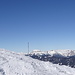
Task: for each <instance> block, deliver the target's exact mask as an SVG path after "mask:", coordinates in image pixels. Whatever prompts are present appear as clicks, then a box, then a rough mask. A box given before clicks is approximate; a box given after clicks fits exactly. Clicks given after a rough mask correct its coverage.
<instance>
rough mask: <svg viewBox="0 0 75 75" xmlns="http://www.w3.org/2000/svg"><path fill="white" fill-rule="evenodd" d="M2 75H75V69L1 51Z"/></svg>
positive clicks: (0, 70)
mask: <svg viewBox="0 0 75 75" xmlns="http://www.w3.org/2000/svg"><path fill="white" fill-rule="evenodd" d="M0 75H75V68H70V67H68V66H60V65H58V64H52V63H50V62H44V61H39V60H37V59H32V58H31V57H28V56H25V55H23V54H20V53H15V52H11V51H7V50H4V49H0Z"/></svg>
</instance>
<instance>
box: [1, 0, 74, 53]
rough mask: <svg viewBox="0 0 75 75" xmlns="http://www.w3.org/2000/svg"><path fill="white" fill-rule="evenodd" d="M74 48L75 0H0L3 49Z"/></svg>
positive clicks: (20, 50) (21, 50) (22, 50)
mask: <svg viewBox="0 0 75 75" xmlns="http://www.w3.org/2000/svg"><path fill="white" fill-rule="evenodd" d="M28 42H29V43H30V51H32V50H34V49H40V50H52V49H75V0H0V48H4V49H7V50H12V51H16V52H27V49H28V48H27V43H28Z"/></svg>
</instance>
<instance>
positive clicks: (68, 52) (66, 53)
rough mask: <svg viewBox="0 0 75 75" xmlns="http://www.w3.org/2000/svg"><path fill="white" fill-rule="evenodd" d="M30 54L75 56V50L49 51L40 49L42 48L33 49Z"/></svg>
mask: <svg viewBox="0 0 75 75" xmlns="http://www.w3.org/2000/svg"><path fill="white" fill-rule="evenodd" d="M30 54H35V55H37V54H39V55H42V54H50V55H51V56H53V55H62V56H66V57H67V56H74V55H75V50H69V49H68V50H49V51H40V50H33V51H32V52H31V53H30Z"/></svg>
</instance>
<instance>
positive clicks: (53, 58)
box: [29, 50, 75, 67]
mask: <svg viewBox="0 0 75 75" xmlns="http://www.w3.org/2000/svg"><path fill="white" fill-rule="evenodd" d="M29 56H30V57H32V58H34V59H39V60H41V61H49V62H52V63H53V64H59V65H66V66H70V67H75V50H49V51H40V50H33V51H32V52H31V53H30V54H29Z"/></svg>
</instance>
